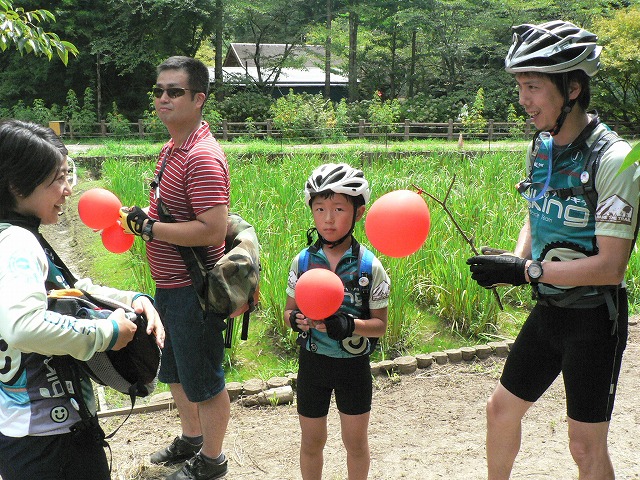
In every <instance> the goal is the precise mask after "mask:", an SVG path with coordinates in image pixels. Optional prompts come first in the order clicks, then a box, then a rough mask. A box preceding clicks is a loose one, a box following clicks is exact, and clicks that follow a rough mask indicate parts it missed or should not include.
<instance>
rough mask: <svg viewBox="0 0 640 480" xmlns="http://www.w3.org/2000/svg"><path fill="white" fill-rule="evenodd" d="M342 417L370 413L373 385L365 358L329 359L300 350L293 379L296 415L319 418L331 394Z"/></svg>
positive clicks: (367, 359)
mask: <svg viewBox="0 0 640 480" xmlns="http://www.w3.org/2000/svg"><path fill="white" fill-rule="evenodd" d="M332 392H335V397H336V406H337V407H338V410H339V411H340V412H341V413H344V414H346V415H361V414H363V413H367V412H370V411H371V398H372V396H373V382H372V379H371V366H370V364H369V355H363V356H359V357H351V358H333V357H328V356H326V355H319V354H316V353H311V352H309V351H308V350H306V349H304V348H301V349H300V365H299V368H298V380H297V401H298V414H300V415H302V416H303V417H308V418H321V417H325V416H327V414H328V413H329V405H330V403H331V393H332Z"/></svg>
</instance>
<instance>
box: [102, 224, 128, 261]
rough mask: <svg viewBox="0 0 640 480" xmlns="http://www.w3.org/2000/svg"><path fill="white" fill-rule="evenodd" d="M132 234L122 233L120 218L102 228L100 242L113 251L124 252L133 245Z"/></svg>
mask: <svg viewBox="0 0 640 480" xmlns="http://www.w3.org/2000/svg"><path fill="white" fill-rule="evenodd" d="M134 240H135V236H134V235H130V234H127V233H124V229H123V228H122V224H121V223H120V220H117V221H116V223H114V224H113V225H111V226H110V227H107V228H105V229H104V230H102V244H103V245H104V247H105V248H106V249H107V250H109V251H110V252H113V253H122V252H126V251H127V250H129V249H130V248H131V245H133V241H134Z"/></svg>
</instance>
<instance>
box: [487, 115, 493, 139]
mask: <svg viewBox="0 0 640 480" xmlns="http://www.w3.org/2000/svg"><path fill="white" fill-rule="evenodd" d="M487 127H488V129H487V137H488V138H489V142H491V141H492V140H493V118H490V119H489V124H488V125H487Z"/></svg>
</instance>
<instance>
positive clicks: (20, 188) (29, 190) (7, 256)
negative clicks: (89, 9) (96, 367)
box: [0, 120, 164, 480]
mask: <svg viewBox="0 0 640 480" xmlns="http://www.w3.org/2000/svg"><path fill="white" fill-rule="evenodd" d="M74 182H75V171H74V170H73V168H72V166H71V163H70V159H68V157H67V155H66V149H65V148H64V145H62V142H61V141H60V139H59V138H58V137H57V136H56V135H55V134H54V133H53V132H52V131H51V130H50V129H47V128H44V127H41V126H40V125H36V124H33V123H27V122H22V121H18V120H5V121H2V122H0V352H1V355H0V476H1V477H2V479H3V480H19V479H25V478H32V479H45V480H62V479H74V480H75V479H86V480H96V479H99V480H104V479H108V478H109V477H110V473H109V466H108V462H107V457H106V454H105V451H104V449H103V439H104V434H103V432H102V430H101V428H100V426H99V424H98V422H97V419H96V417H95V398H94V396H93V389H92V385H91V381H90V380H89V377H87V376H86V374H83V373H82V372H80V373H79V374H78V375H79V378H78V379H79V389H80V390H81V392H82V396H79V397H78V398H80V399H84V403H85V406H86V407H87V408H88V409H89V411H90V413H91V414H92V416H91V420H90V421H89V422H87V421H83V419H82V418H81V414H80V413H79V406H78V402H77V401H76V400H75V399H74V398H71V393H77V392H74V391H72V390H74V387H73V386H71V387H69V379H67V378H66V377H65V376H64V375H63V374H62V370H61V369H60V370H58V365H62V363H57V362H58V361H60V360H58V359H60V358H63V357H65V356H70V357H73V358H75V359H77V360H81V361H82V360H88V359H89V358H91V357H92V356H93V355H94V354H95V353H96V352H104V351H107V350H120V349H122V348H123V347H125V346H126V345H127V344H128V343H129V342H130V341H131V340H132V339H133V336H134V334H135V331H136V324H135V323H134V322H132V321H131V320H129V319H128V318H127V317H126V316H125V311H124V310H123V309H121V308H120V309H116V310H115V311H113V313H112V314H111V315H110V316H109V317H108V318H106V319H83V318H75V317H71V316H67V315H62V314H59V313H56V312H53V311H50V310H47V306H48V301H47V292H48V291H49V290H51V289H60V288H72V287H73V288H77V289H81V290H84V291H86V292H89V293H91V294H98V295H102V296H106V297H109V298H111V299H113V300H116V301H118V302H120V303H123V304H126V305H131V307H132V308H133V310H134V311H135V312H136V313H138V314H143V315H145V316H146V318H147V321H148V328H147V333H148V334H155V336H156V343H157V344H158V345H159V346H162V345H163V342H164V330H163V327H162V324H161V322H160V319H159V317H158V314H157V312H156V310H155V308H154V307H153V304H152V301H151V299H150V297H148V296H146V295H143V294H140V293H137V292H127V291H119V290H116V289H113V288H108V287H101V286H98V285H94V284H93V283H92V282H91V281H90V280H89V279H80V280H77V279H76V278H75V277H74V276H73V274H72V273H71V272H70V271H69V269H68V268H67V267H65V265H64V264H63V263H62V262H61V260H60V258H59V257H58V256H57V255H56V253H55V251H54V250H53V248H52V247H51V245H49V243H48V242H47V241H46V240H45V239H44V237H42V235H41V234H40V233H39V231H38V229H39V226H40V225H41V224H45V225H46V224H55V223H56V222H57V221H58V217H59V216H60V215H61V214H62V209H63V206H64V203H65V201H66V199H67V197H68V196H69V195H71V191H72V186H73V183H74ZM66 358H67V359H68V357H66ZM67 361H68V362H71V361H70V360H67ZM65 365H66V364H65ZM63 377H64V378H63ZM76 384H78V383H76Z"/></svg>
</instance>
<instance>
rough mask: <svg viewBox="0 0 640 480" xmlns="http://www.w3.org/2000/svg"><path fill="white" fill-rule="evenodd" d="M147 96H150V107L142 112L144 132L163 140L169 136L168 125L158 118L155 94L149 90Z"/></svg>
mask: <svg viewBox="0 0 640 480" xmlns="http://www.w3.org/2000/svg"><path fill="white" fill-rule="evenodd" d="M147 97H148V98H149V109H148V110H145V111H144V113H143V114H142V125H143V126H144V132H145V134H147V135H148V136H150V137H151V138H152V139H154V140H161V139H163V138H166V136H167V127H165V126H164V124H163V123H162V120H160V119H159V118H158V114H157V113H156V107H155V104H154V103H153V94H152V93H151V92H148V93H147Z"/></svg>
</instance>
